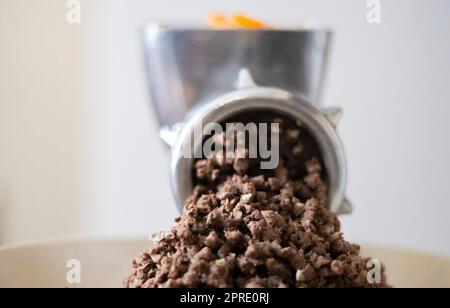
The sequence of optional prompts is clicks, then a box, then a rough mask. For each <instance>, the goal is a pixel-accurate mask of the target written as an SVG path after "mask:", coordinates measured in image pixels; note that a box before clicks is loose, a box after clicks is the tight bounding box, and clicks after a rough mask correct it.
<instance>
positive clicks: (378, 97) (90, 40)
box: [0, 0, 450, 255]
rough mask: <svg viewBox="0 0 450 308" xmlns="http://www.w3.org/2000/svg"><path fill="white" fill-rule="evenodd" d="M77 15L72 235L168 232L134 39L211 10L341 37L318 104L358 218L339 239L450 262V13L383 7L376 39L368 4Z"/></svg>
mask: <svg viewBox="0 0 450 308" xmlns="http://www.w3.org/2000/svg"><path fill="white" fill-rule="evenodd" d="M0 1H8V0H0ZM81 2H82V5H83V6H82V8H83V11H82V24H81V26H79V27H81V29H82V33H83V35H82V39H81V41H80V44H81V45H80V46H81V47H82V53H81V54H80V57H81V59H82V60H83V66H82V77H83V78H82V80H83V82H82V86H83V89H84V90H83V91H82V100H81V101H82V102H83V106H84V107H83V108H84V109H83V114H84V116H85V120H86V122H85V124H86V127H85V129H84V134H83V136H84V138H83V140H82V145H83V147H82V148H83V149H84V151H83V153H82V155H83V159H84V162H85V165H84V169H82V170H83V171H84V181H83V183H84V188H85V189H84V193H83V194H82V197H83V202H81V203H80V205H75V204H74V205H73V206H75V207H76V209H77V210H79V212H80V213H81V215H82V216H81V219H80V221H81V225H79V226H77V227H74V228H73V229H72V231H71V233H74V234H80V233H84V234H91V235H92V234H95V235H98V234H102V235H144V234H146V233H148V232H149V231H152V230H158V229H167V228H169V227H170V226H171V223H172V222H171V221H172V219H173V217H174V216H175V215H176V214H177V213H176V210H175V207H174V205H173V204H172V199H171V193H170V189H169V184H168V181H169V179H168V172H167V171H168V157H169V156H168V152H167V151H165V149H164V147H163V146H162V144H161V143H160V141H159V139H158V138H157V127H156V121H155V117H154V115H153V113H152V111H151V108H150V107H149V99H148V95H147V90H146V88H145V74H144V72H143V64H142V53H141V48H140V44H139V43H140V42H139V33H138V29H139V27H140V26H141V25H142V24H143V23H144V21H145V20H161V21H164V22H167V23H196V24H198V23H199V22H201V21H202V20H203V19H204V17H205V16H206V15H207V14H208V13H209V12H211V11H217V10H218V11H223V12H225V13H227V12H230V13H232V12H246V13H249V14H251V15H254V16H257V17H260V18H262V19H264V20H267V21H268V22H270V23H272V24H280V25H296V24H299V23H300V22H302V21H305V20H306V21H308V20H314V21H318V22H320V23H323V24H326V25H330V26H331V27H332V28H334V29H335V31H336V33H337V36H336V39H335V44H334V51H333V54H332V61H331V64H330V65H331V66H330V71H329V76H328V79H327V84H326V87H325V96H324V104H325V105H338V106H341V107H343V108H344V109H345V117H344V118H343V120H342V122H341V124H340V127H339V130H340V133H341V135H342V138H343V140H344V143H345V146H346V149H347V155H348V162H349V168H350V169H349V173H350V174H349V181H350V182H349V189H348V195H349V197H350V198H351V200H352V201H353V203H354V205H355V213H354V214H353V215H352V216H349V217H345V218H343V227H344V231H345V232H346V234H347V237H348V238H350V239H351V240H354V241H365V242H367V241H369V242H378V243H384V244H388V245H394V246H401V247H408V248H417V249H423V250H428V251H435V252H442V253H446V254H449V255H450V240H449V235H450V224H449V223H448V221H449V219H450V189H449V180H448V175H449V174H450V162H449V161H448V159H449V157H450V144H449V143H450V141H449V138H448V136H447V133H448V132H449V131H450V121H448V120H447V119H448V117H449V115H450V104H449V100H450V84H449V81H450V59H449V55H450V19H449V13H450V1H449V0H396V1H388V0H381V4H382V23H381V24H380V25H369V24H368V23H367V22H366V17H365V16H366V12H367V9H366V1H365V0H341V1H332V0H308V1H305V0H297V1H292V0H290V1H288V0H278V1H268V0H246V1H236V0H218V1H199V0H191V1H183V0H165V1H152V0H127V1H125V0H89V1H87V0H85V1H83V0H82V1H81ZM9 3H10V4H11V5H12V3H13V1H10V2H9ZM61 26H62V27H63V26H64V25H61ZM75 27H77V26H75ZM67 31H69V30H67ZM49 65H50V64H49ZM0 95H1V94H0ZM0 97H1V96H0ZM2 98H3V97H2ZM29 201H30V205H29V206H30V207H31V206H32V204H33V201H32V200H29ZM49 210H50V211H51V208H49ZM12 224H13V223H12ZM13 225H14V224H13ZM29 228H30V229H33V228H35V229H36V228H38V226H34V225H30V226H29ZM59 231H60V230H59V227H58V226H55V228H54V229H53V233H54V234H55V235H58V234H59Z"/></svg>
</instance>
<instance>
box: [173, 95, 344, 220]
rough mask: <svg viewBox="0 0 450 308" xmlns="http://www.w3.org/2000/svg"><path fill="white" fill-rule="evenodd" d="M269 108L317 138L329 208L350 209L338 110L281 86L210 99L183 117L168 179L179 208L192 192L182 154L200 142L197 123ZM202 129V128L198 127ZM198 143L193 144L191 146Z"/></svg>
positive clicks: (190, 164)
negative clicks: (324, 107)
mask: <svg viewBox="0 0 450 308" xmlns="http://www.w3.org/2000/svg"><path fill="white" fill-rule="evenodd" d="M256 110H257V111H261V110H271V111H274V112H278V113H282V114H285V115H286V116H289V117H292V118H293V119H299V120H300V121H301V122H302V123H303V125H305V127H306V128H307V129H308V131H309V132H310V133H311V134H312V136H313V137H314V138H315V140H316V141H317V143H318V145H319V147H320V150H321V154H322V157H323V160H324V163H325V168H326V171H327V176H328V178H327V181H328V184H329V207H330V209H331V210H332V211H334V212H335V213H337V214H347V213H350V212H351V210H352V209H351V205H350V203H349V202H348V201H347V199H346V198H345V195H344V194H345V189H346V181H347V170H346V161H345V155H344V150H343V146H342V143H341V141H340V139H339V136H338V135H337V133H336V129H335V125H336V120H337V118H338V116H339V114H340V109H328V110H326V111H325V112H321V111H320V110H319V109H318V108H316V107H314V106H313V105H312V104H310V103H308V102H307V101H305V100H303V99H302V98H300V97H298V96H296V95H294V94H292V93H290V92H288V91H285V90H282V89H276V88H265V87H257V86H255V87H249V88H246V89H242V90H237V91H234V92H230V93H227V94H225V95H223V96H220V97H218V98H216V99H214V100H212V101H211V102H209V103H207V104H204V105H201V106H199V107H198V108H196V110H195V111H194V112H192V113H190V117H189V118H188V119H187V120H186V124H185V125H184V126H183V128H182V129H181V130H180V131H179V133H178V137H177V140H176V142H175V145H174V147H173V149H172V165H171V180H172V188H173V191H174V194H175V199H176V202H177V205H178V206H179V208H180V210H182V208H183V204H184V200H185V199H186V198H187V197H189V196H190V194H191V193H192V188H193V183H192V168H193V159H189V158H185V157H183V153H185V152H186V148H189V149H190V148H191V146H190V143H191V141H192V140H194V142H195V141H196V140H195V139H197V141H200V142H201V139H199V138H194V137H193V136H194V133H195V132H196V131H198V127H199V126H200V125H202V123H203V124H205V123H210V122H221V121H223V120H225V119H227V118H229V117H230V116H232V115H236V114H238V113H244V112H252V111H256ZM200 131H201V130H200ZM200 146H201V144H194V145H193V149H195V148H197V147H200Z"/></svg>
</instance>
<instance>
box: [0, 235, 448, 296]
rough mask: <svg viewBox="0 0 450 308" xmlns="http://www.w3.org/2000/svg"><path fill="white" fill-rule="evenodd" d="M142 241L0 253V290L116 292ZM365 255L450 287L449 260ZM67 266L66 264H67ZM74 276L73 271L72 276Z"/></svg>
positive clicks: (424, 282) (413, 277)
mask: <svg viewBox="0 0 450 308" xmlns="http://www.w3.org/2000/svg"><path fill="white" fill-rule="evenodd" d="M150 246H151V243H150V242H149V241H144V240H137V239H134V240H114V239H111V240H70V241H59V242H58V241H56V242H55V241H54V242H47V243H41V244H30V245H23V246H16V247H9V248H8V247H5V248H1V249H0V288H10V287H25V288H28V287H31V288H34V287H52V288H65V287H67V288H78V287H87V288H96V287H102V288H119V287H122V281H123V279H124V277H126V276H127V274H128V273H129V272H130V268H131V260H132V258H133V257H134V256H136V255H137V254H138V252H139V251H143V250H145V249H148V248H149V247H150ZM363 254H364V255H365V256H370V257H373V258H378V259H380V260H382V261H383V263H384V264H385V265H386V270H387V275H388V282H389V283H390V284H392V285H393V286H394V287H450V259H449V258H446V257H439V256H434V255H430V254H425V253H418V252H410V251H405V250H399V249H393V248H386V247H380V246H370V245H365V246H364V249H363ZM69 260H78V261H79V265H80V277H81V283H80V284H71V283H68V281H67V274H68V272H69V271H71V270H73V269H74V268H68V267H67V265H68V264H67V262H68V261H69ZM69 265H70V264H69ZM72 273H73V272H72Z"/></svg>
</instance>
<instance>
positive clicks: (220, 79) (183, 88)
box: [143, 23, 332, 137]
mask: <svg viewBox="0 0 450 308" xmlns="http://www.w3.org/2000/svg"><path fill="white" fill-rule="evenodd" d="M331 36H332V34H331V33H330V32H329V31H327V30H322V29H304V30H206V29H203V30H202V29H176V28H165V27H162V26H160V25H158V24H154V23H152V24H148V25H147V26H146V27H145V28H144V31H143V40H144V47H145V58H146V63H147V64H146V65H147V72H148V86H149V88H150V94H151V98H152V101H153V103H154V105H155V108H156V111H157V115H158V119H159V122H160V125H161V128H162V129H163V130H162V134H163V135H164V134H166V133H167V134H170V131H171V129H172V126H173V125H175V124H176V123H178V122H181V121H183V119H184V118H185V116H186V114H187V112H188V111H189V110H190V109H191V108H192V107H193V106H194V105H196V104H199V103H202V102H205V101H209V100H211V99H212V98H215V97H217V96H219V95H222V94H224V93H227V92H230V91H233V90H234V89H235V81H236V76H237V75H238V73H239V71H240V70H241V69H243V68H247V69H248V70H249V72H250V73H251V75H252V76H253V78H254V79H255V81H256V82H257V83H258V85H260V86H268V87H277V88H280V89H284V90H287V91H290V92H292V93H294V94H296V95H298V96H301V97H304V98H306V99H307V100H308V101H310V102H314V103H317V102H319V99H320V92H321V85H322V81H323V78H324V72H325V68H326V62H327V57H328V51H329V45H330V40H331ZM163 137H164V136H163Z"/></svg>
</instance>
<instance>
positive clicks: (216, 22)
mask: <svg viewBox="0 0 450 308" xmlns="http://www.w3.org/2000/svg"><path fill="white" fill-rule="evenodd" d="M208 24H209V26H210V27H211V28H216V29H226V28H230V27H231V23H230V21H229V20H228V18H227V17H226V16H225V15H223V14H220V13H211V14H209V15H208Z"/></svg>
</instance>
